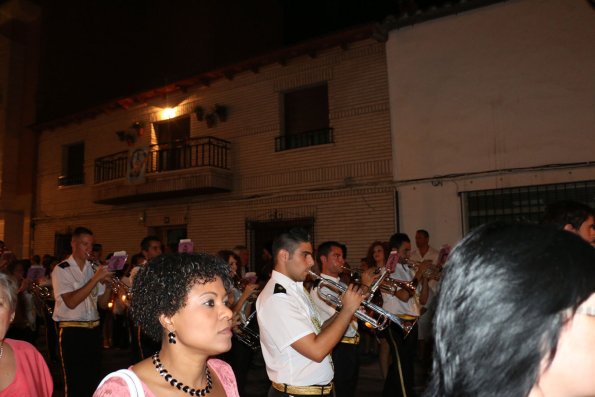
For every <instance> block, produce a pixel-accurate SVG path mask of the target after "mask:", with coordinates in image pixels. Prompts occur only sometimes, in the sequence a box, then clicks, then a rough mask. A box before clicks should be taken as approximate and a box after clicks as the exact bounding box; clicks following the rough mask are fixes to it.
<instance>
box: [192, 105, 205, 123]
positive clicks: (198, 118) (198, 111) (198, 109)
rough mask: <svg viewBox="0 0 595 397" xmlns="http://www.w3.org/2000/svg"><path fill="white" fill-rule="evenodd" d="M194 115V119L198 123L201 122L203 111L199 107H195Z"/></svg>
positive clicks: (203, 115)
mask: <svg viewBox="0 0 595 397" xmlns="http://www.w3.org/2000/svg"><path fill="white" fill-rule="evenodd" d="M194 114H195V115H196V119H197V120H198V121H203V119H204V117H205V110H204V109H203V108H202V107H201V106H197V107H195V108H194Z"/></svg>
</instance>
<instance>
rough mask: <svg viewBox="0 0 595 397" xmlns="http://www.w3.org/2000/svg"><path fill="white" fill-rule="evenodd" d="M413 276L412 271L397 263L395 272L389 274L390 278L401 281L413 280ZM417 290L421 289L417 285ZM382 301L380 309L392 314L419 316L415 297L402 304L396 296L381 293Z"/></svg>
mask: <svg viewBox="0 0 595 397" xmlns="http://www.w3.org/2000/svg"><path fill="white" fill-rule="evenodd" d="M414 276H415V274H414V273H413V271H412V270H411V269H409V268H408V267H407V266H405V265H403V264H402V263H398V264H397V266H396V268H395V271H394V272H392V273H391V274H390V277H391V278H395V279H397V280H403V281H411V280H413V277H414ZM417 289H418V291H419V290H420V289H421V285H418V286H417ZM382 300H383V302H384V303H383V305H382V307H383V308H384V309H385V310H387V311H389V312H391V313H393V314H396V315H402V314H408V315H410V316H415V317H417V316H419V311H420V307H419V304H418V302H417V300H416V299H415V297H411V298H410V299H409V300H408V301H407V302H403V301H402V300H400V299H399V298H397V297H396V296H394V295H392V294H386V293H384V292H383V293H382Z"/></svg>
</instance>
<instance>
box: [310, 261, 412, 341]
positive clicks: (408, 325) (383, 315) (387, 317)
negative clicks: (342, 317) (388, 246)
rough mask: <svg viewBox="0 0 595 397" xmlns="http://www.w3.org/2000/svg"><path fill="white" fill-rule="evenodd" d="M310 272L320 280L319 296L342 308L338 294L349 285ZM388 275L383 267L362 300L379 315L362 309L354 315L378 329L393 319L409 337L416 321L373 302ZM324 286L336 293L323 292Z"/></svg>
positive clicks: (384, 327)
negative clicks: (404, 317) (367, 294)
mask: <svg viewBox="0 0 595 397" xmlns="http://www.w3.org/2000/svg"><path fill="white" fill-rule="evenodd" d="M308 273H309V274H310V276H312V277H313V278H314V280H316V281H317V282H318V296H319V297H320V298H321V299H322V300H323V301H324V302H325V303H327V304H328V305H330V306H333V307H335V308H336V310H341V307H342V303H341V299H340V298H339V297H338V295H340V294H343V293H344V292H345V291H347V287H345V286H344V285H342V284H339V283H337V282H335V281H332V280H328V279H325V278H323V277H320V276H319V275H318V274H316V273H314V272H313V271H311V270H310V271H308ZM386 275H387V272H386V269H384V268H383V269H382V270H381V276H380V278H379V279H377V280H376V281H375V282H374V284H372V286H371V287H370V296H368V298H367V299H366V300H364V301H362V306H363V307H364V308H365V309H368V310H370V311H372V312H374V313H376V314H377V315H378V317H373V316H371V315H369V314H367V313H366V312H365V311H362V310H358V311H356V312H355V314H354V315H355V317H357V318H358V319H359V320H361V321H363V322H364V323H365V325H366V326H367V327H369V328H374V329H377V330H378V331H382V330H384V329H386V327H388V326H389V325H390V322H391V321H392V322H393V323H395V324H397V325H398V326H399V327H401V329H402V330H403V333H404V336H405V337H407V335H409V332H411V330H412V329H413V326H414V325H415V322H410V321H405V320H402V319H401V318H399V317H398V316H396V315H394V314H392V313H390V312H388V311H386V310H384V309H383V308H381V307H380V306H378V305H375V304H373V303H372V302H371V299H372V295H373V294H374V292H376V290H377V289H378V288H379V286H380V285H381V283H382V280H383V279H384V278H385V277H386ZM324 287H326V288H327V289H328V290H330V291H331V292H335V294H333V293H331V292H328V293H326V292H323V290H322V289H323V288H324Z"/></svg>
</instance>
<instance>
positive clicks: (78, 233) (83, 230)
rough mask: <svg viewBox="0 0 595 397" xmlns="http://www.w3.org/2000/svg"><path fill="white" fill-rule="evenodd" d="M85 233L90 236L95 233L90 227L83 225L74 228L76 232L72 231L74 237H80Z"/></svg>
mask: <svg viewBox="0 0 595 397" xmlns="http://www.w3.org/2000/svg"><path fill="white" fill-rule="evenodd" d="M83 234H88V235H89V236H92V235H93V232H92V231H91V230H89V229H87V228H86V227H83V226H79V227H77V228H76V229H74V232H72V237H73V238H74V237H80V236H82V235H83Z"/></svg>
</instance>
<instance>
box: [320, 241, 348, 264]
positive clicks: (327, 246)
mask: <svg viewBox="0 0 595 397" xmlns="http://www.w3.org/2000/svg"><path fill="white" fill-rule="evenodd" d="M333 247H337V248H341V252H342V253H343V257H345V249H344V247H345V245H344V244H341V243H340V242H338V241H325V242H324V243H322V244H320V245H319V246H318V248H317V249H316V260H317V261H318V264H319V265H322V261H321V260H320V258H322V257H323V256H328V254H329V253H330V252H331V248H333Z"/></svg>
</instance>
